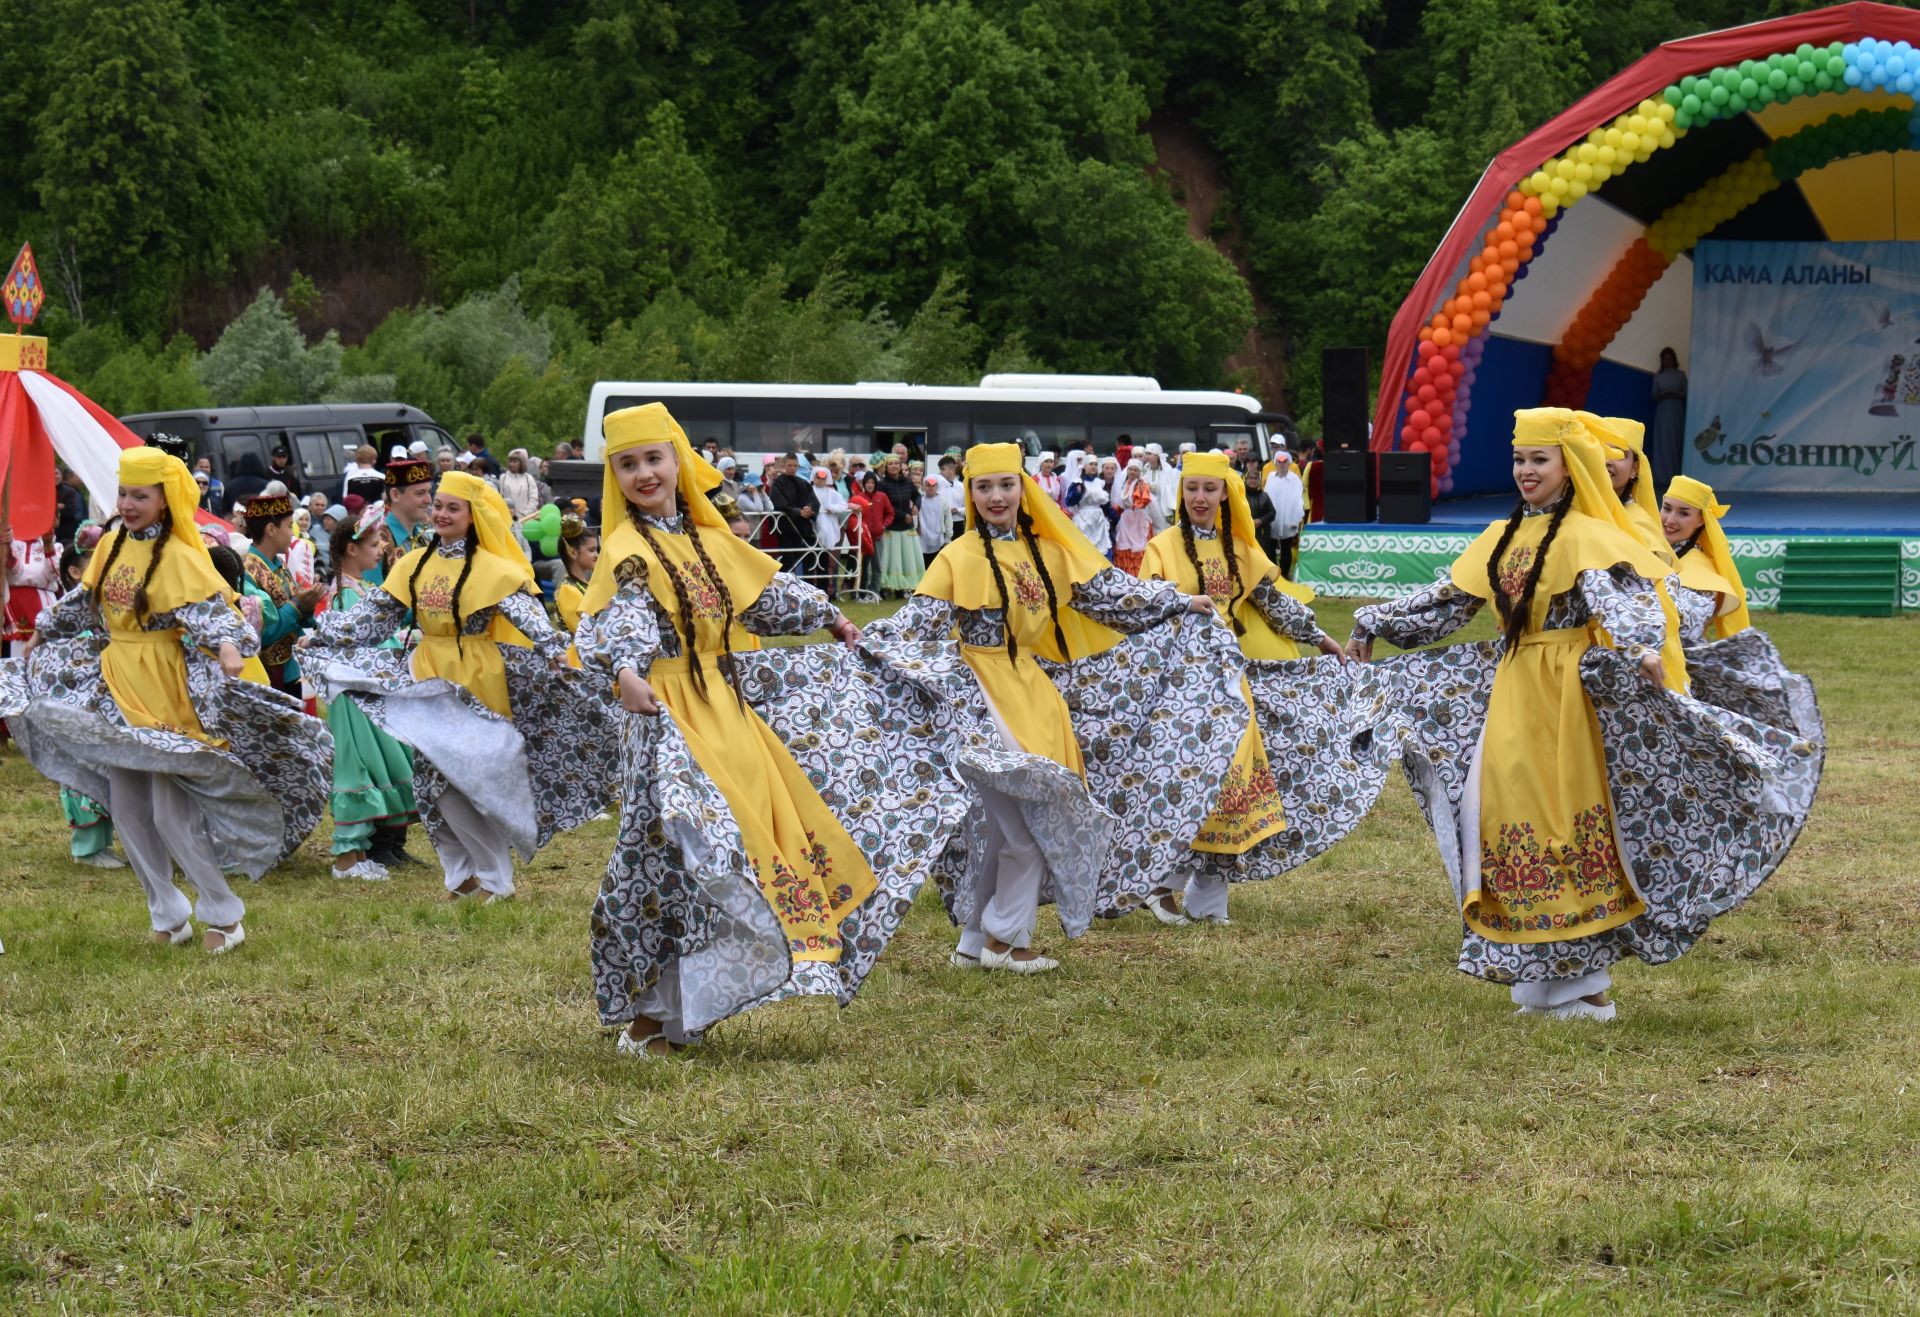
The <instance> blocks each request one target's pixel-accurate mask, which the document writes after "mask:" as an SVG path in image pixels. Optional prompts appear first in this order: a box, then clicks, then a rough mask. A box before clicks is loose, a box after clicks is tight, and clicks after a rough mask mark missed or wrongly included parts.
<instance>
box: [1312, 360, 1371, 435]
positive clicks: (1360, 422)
mask: <svg viewBox="0 0 1920 1317" xmlns="http://www.w3.org/2000/svg"><path fill="white" fill-rule="evenodd" d="M1367 373H1368V371H1367V350H1366V349H1365V348H1322V349H1321V350H1320V422H1321V424H1320V428H1321V431H1322V433H1323V434H1324V436H1325V438H1326V441H1327V451H1328V452H1332V451H1334V450H1335V449H1349V450H1352V449H1360V448H1365V447H1366V446H1367V410H1368V409H1367Z"/></svg>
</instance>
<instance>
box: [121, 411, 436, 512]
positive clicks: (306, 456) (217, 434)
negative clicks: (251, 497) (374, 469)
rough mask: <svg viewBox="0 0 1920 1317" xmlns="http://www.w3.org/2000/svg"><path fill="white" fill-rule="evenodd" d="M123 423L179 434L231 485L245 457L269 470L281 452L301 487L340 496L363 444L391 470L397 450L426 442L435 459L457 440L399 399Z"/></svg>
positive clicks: (164, 415) (162, 415)
mask: <svg viewBox="0 0 1920 1317" xmlns="http://www.w3.org/2000/svg"><path fill="white" fill-rule="evenodd" d="M120 421H121V423H122V424H123V425H125V426H126V427H127V428H128V429H129V430H132V431H133V432H134V433H135V434H137V435H139V436H140V437H141V438H142V439H144V438H146V437H147V436H148V435H150V434H153V433H155V432H156V431H157V432H160V433H165V434H177V435H179V436H180V437H182V438H183V439H185V440H186V441H187V444H188V446H189V447H190V448H191V449H192V451H193V456H194V457H210V458H212V459H213V471H214V474H215V475H217V476H218V477H220V479H222V480H225V479H226V478H227V472H228V470H229V469H230V468H231V467H232V465H233V463H234V462H235V461H237V460H238V459H239V458H240V455H241V454H243V453H252V454H254V455H255V456H257V457H258V458H259V459H260V464H261V465H262V466H263V467H264V466H267V465H268V462H267V458H268V457H269V455H270V454H272V452H273V451H274V450H275V449H276V448H284V449H286V450H287V452H288V453H289V454H290V455H291V456H292V457H293V465H294V467H295V469H296V470H298V471H299V472H300V479H301V483H302V484H303V485H304V486H305V487H306V488H307V489H309V490H316V489H318V490H324V491H326V492H328V493H331V494H338V493H339V490H340V473H341V472H343V471H345V470H346V469H347V464H348V463H349V462H351V461H353V452H354V450H355V449H356V448H358V447H360V445H362V444H367V445H370V446H371V447H372V448H373V450H374V451H375V452H376V453H378V454H379V465H381V466H385V465H386V463H387V454H388V452H389V450H391V449H392V448H393V447H394V445H396V444H398V445H400V446H401V447H405V446H406V445H408V444H411V443H413V442H414V441H415V440H419V441H421V442H423V443H425V444H426V445H427V449H428V458H429V460H432V459H433V458H434V457H435V455H436V454H437V452H438V450H439V449H441V448H443V447H453V446H454V444H453V436H452V435H450V434H448V433H447V432H446V431H445V430H443V429H441V428H440V427H439V426H438V425H436V424H434V421H433V418H432V417H431V416H429V415H427V414H426V413H425V412H423V411H421V410H420V409H419V408H418V407H408V406H407V405H405V404H404V403H398V402H369V403H314V404H312V405H307V406H298V407H213V408H208V409H207V410H205V411H190V412H141V413H140V414H138V415H137V416H122V417H121V418H120Z"/></svg>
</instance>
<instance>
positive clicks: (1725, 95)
mask: <svg viewBox="0 0 1920 1317" xmlns="http://www.w3.org/2000/svg"><path fill="white" fill-rule="evenodd" d="M1707 99H1708V100H1710V101H1712V102H1713V103H1714V104H1715V105H1725V104H1726V103H1727V102H1728V101H1730V100H1732V99H1733V96H1732V93H1730V92H1728V91H1727V89H1726V87H1724V86H1720V87H1715V88H1714V89H1713V90H1712V91H1711V92H1709V93H1708V94H1707Z"/></svg>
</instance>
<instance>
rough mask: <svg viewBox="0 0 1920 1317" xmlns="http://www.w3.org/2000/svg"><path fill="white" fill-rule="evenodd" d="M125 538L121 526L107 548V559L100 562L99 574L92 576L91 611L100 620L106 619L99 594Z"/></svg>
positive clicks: (102, 591)
mask: <svg viewBox="0 0 1920 1317" xmlns="http://www.w3.org/2000/svg"><path fill="white" fill-rule="evenodd" d="M126 538H127V531H126V529H125V528H124V527H122V528H121V531H120V533H119V534H118V535H115V536H114V537H113V544H112V545H111V546H110V547H109V548H108V549H107V560H106V561H105V562H103V563H101V564H100V575H98V576H96V577H94V578H93V611H94V612H95V613H96V614H98V615H99V617H100V618H101V620H102V621H105V620H106V616H107V614H106V605H105V604H104V603H103V602H102V601H101V595H102V594H103V593H104V592H105V590H106V588H107V577H109V576H110V575H112V574H113V560H114V559H115V558H118V557H119V556H120V545H121V543H122V542H123V541H125V539H126Z"/></svg>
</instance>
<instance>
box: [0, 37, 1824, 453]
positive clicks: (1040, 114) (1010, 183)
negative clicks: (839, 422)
mask: <svg viewBox="0 0 1920 1317" xmlns="http://www.w3.org/2000/svg"><path fill="white" fill-rule="evenodd" d="M1811 7H1814V6H1812V5H1801V4H1782V3H1779V2H1778V0H1775V3H1773V4H1770V5H1766V6H1758V7H1757V6H1755V5H1752V4H1737V3H1734V2H1733V0H1616V2H1610V3H1602V2H1601V0H1444V2H1441V3H1418V2H1411V0H1410V2H1406V3H1393V2H1390V0H940V2H939V3H919V2H916V0H769V2H768V3H759V4H753V3H746V2H745V0H560V2H555V3H550V2H548V0H411V2H410V0H250V2H248V3H214V2H213V0H122V2H118V3H116V2H111V0H107V2H103V0H49V2H48V3H44V4H34V5H26V4H19V5H5V6H0V49H4V50H5V51H6V52H7V63H8V70H9V76H8V77H7V78H6V79H5V80H4V81H3V82H0V125H4V127H5V128H6V130H7V140H8V141H10V142H11V143H13V144H14V147H15V149H12V150H9V151H7V152H3V153H0V237H4V238H7V239H9V240H12V241H21V240H30V241H31V242H32V243H33V245H34V248H35V251H36V253H38V255H39V259H40V263H41V266H42V270H43V273H44V275H45V276H46V279H47V282H48V285H49V288H50V293H51V296H50V299H49V303H48V307H47V310H46V311H45V313H44V314H43V318H42V332H45V333H47V334H49V335H50V337H51V338H52V339H53V340H54V342H53V362H52V364H53V369H54V370H55V371H56V372H57V373H59V374H61V375H62V376H63V377H65V378H67V379H69V380H70V381H72V382H73V383H74V384H76V385H77V386H79V387H80V388H82V389H83V390H85V391H87V392H88V393H90V394H92V395H93V396H95V397H96V398H98V399H99V400H100V401H101V402H102V403H103V404H104V405H106V406H107V407H109V408H111V409H113V410H114V411H116V412H118V413H120V414H126V413H129V412H133V411H140V410H153V409H161V408H173V407H188V406H210V405H223V406H236V405H245V404H266V403H282V402H307V401H323V400H324V401H376V400H387V399H392V398H397V399H400V400H402V401H405V402H409V403H412V404H414V405H416V406H420V407H423V408H425V409H426V410H427V411H429V412H430V413H431V414H432V415H433V416H434V417H435V418H436V419H437V420H439V421H440V422H441V423H442V424H444V425H447V426H449V427H451V428H454V429H456V430H466V429H470V428H477V429H481V430H484V431H485V432H487V434H488V435H489V436H490V437H491V438H492V439H493V440H494V441H495V443H496V446H497V445H498V444H500V443H506V444H509V445H524V446H527V447H529V448H532V449H533V450H534V451H536V452H542V453H543V452H546V451H549V450H550V448H551V445H552V444H553V442H554V441H556V440H558V439H562V438H569V437H572V436H575V435H577V434H578V433H579V430H580V426H581V421H582V415H583V412H584V409H585V404H586V397H587V390H588V387H589V386H590V385H591V384H592V382H593V381H594V380H596V379H695V380H697V379H734V380H752V379H761V380H784V381H851V380H856V379H892V380H906V381H909V382H914V383H969V382H972V380H973V379H974V378H976V377H977V376H978V375H979V374H980V373H981V372H982V371H983V370H1002V369H1024V370H1061V371H1090V372H1121V373H1140V374H1150V375H1154V376H1156V377H1158V378H1159V379H1160V381H1161V382H1162V384H1164V385H1167V386H1169V387H1215V386H1219V385H1223V384H1224V385H1228V386H1233V387H1242V388H1246V389H1248V390H1250V391H1253V392H1256V393H1258V394H1259V395H1260V396H1261V397H1262V399H1263V401H1265V402H1266V404H1267V405H1268V406H1269V407H1273V408H1277V409H1286V410H1290V411H1291V412H1292V413H1293V414H1294V415H1295V416H1296V417H1298V418H1299V419H1300V421H1301V422H1302V424H1303V426H1304V427H1305V428H1306V429H1307V431H1308V432H1309V433H1311V432H1312V431H1313V429H1314V427H1315V425H1316V424H1317V416H1318V411H1319V387H1318V358H1319V350H1320V348H1321V347H1323V346H1327V345H1333V344H1366V345H1368V346H1370V347H1372V348H1374V349H1375V350H1376V352H1377V351H1378V349H1379V347H1380V345H1381V344H1382V342H1383V341H1384V338H1385V334H1386V329H1387V325H1388V322H1389V321H1390V319H1391V317H1392V314H1393V312H1394V310H1395V309H1396V308H1397V306H1398V303H1399V300H1400V298H1401V297H1402V296H1403V295H1404V292H1405V289H1406V288H1407V287H1408V286H1409V284H1410V283H1411V282H1412V280H1413V279H1414V277H1415V276H1416V275H1417V273H1418V272H1419V269H1420V267H1421V266H1422V264H1424V262H1425V260H1426V257H1427V255H1428V253H1429V252H1430V251H1431V250H1432V247H1433V244H1434V243H1435V242H1436V241H1437V240H1438V238H1439V236H1440V234H1441V233H1442V232H1443V231H1444V230H1445V228H1446V225H1447V224H1448V222H1449V221H1450V220H1451V219H1452V216H1453V214H1454V212H1455V210H1456V208H1457V207H1458V205H1459V203H1460V201H1461V199H1462V198H1463V197H1464V196H1465V194H1466V192H1467V191H1468V189H1469V188H1470V187H1471V186H1472V184H1473V182H1474V180H1475V179H1476V178H1477V176H1478V175H1479V173H1480V171H1481V170H1482V169H1483V168H1484V167H1485V164H1486V162H1487V161H1488V160H1489V159H1490V158H1491V157H1492V156H1493V155H1494V154H1495V153H1496V152H1497V151H1499V150H1500V149H1501V148H1503V147H1504V146H1505V145H1506V144H1508V143H1509V142H1511V141H1513V140H1514V139H1515V138H1517V137H1519V136H1520V135H1521V134H1523V133H1524V132H1526V131H1527V130H1529V129H1531V128H1533V127H1535V126H1537V125H1538V124H1539V123H1541V122H1542V121H1544V120H1545V119H1547V118H1548V117H1550V116H1551V115H1552V114H1554V113H1556V112H1557V111H1559V110H1560V109H1562V108H1563V107H1565V106H1566V105H1567V104H1568V103H1570V102H1571V101H1572V100H1574V99H1575V98H1576V97H1578V96H1579V95H1581V94H1582V93H1583V92H1585V91H1586V90H1587V89H1588V88H1590V87H1591V86H1593V85H1594V84H1596V83H1597V82H1599V81H1601V80H1602V79H1604V78H1606V77H1607V76H1609V75H1611V74H1612V73H1614V72H1616V71H1617V70H1619V69H1620V68H1623V67H1625V66H1626V65H1627V64H1629V63H1631V62H1632V61H1633V60H1634V59H1636V58H1638V57H1639V56H1640V55H1641V54H1643V53H1644V52H1645V51H1646V50H1647V49H1649V48H1651V47H1652V46H1653V45H1656V44H1658V43H1659V42H1661V41H1663V40H1667V39H1671V38H1673V37H1677V36H1682V35H1686V34H1689V33H1693V32H1697V31H1703V30H1710V29H1713V28H1717V27H1724V26H1728V25H1731V24H1734V23H1739V22H1748V21H1752V20H1755V19H1759V18H1762V17H1768V16H1772V15H1774V14H1777V13H1780V12H1784V11H1786V10H1795V9H1801V8H1811ZM22 148H24V149H22Z"/></svg>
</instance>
